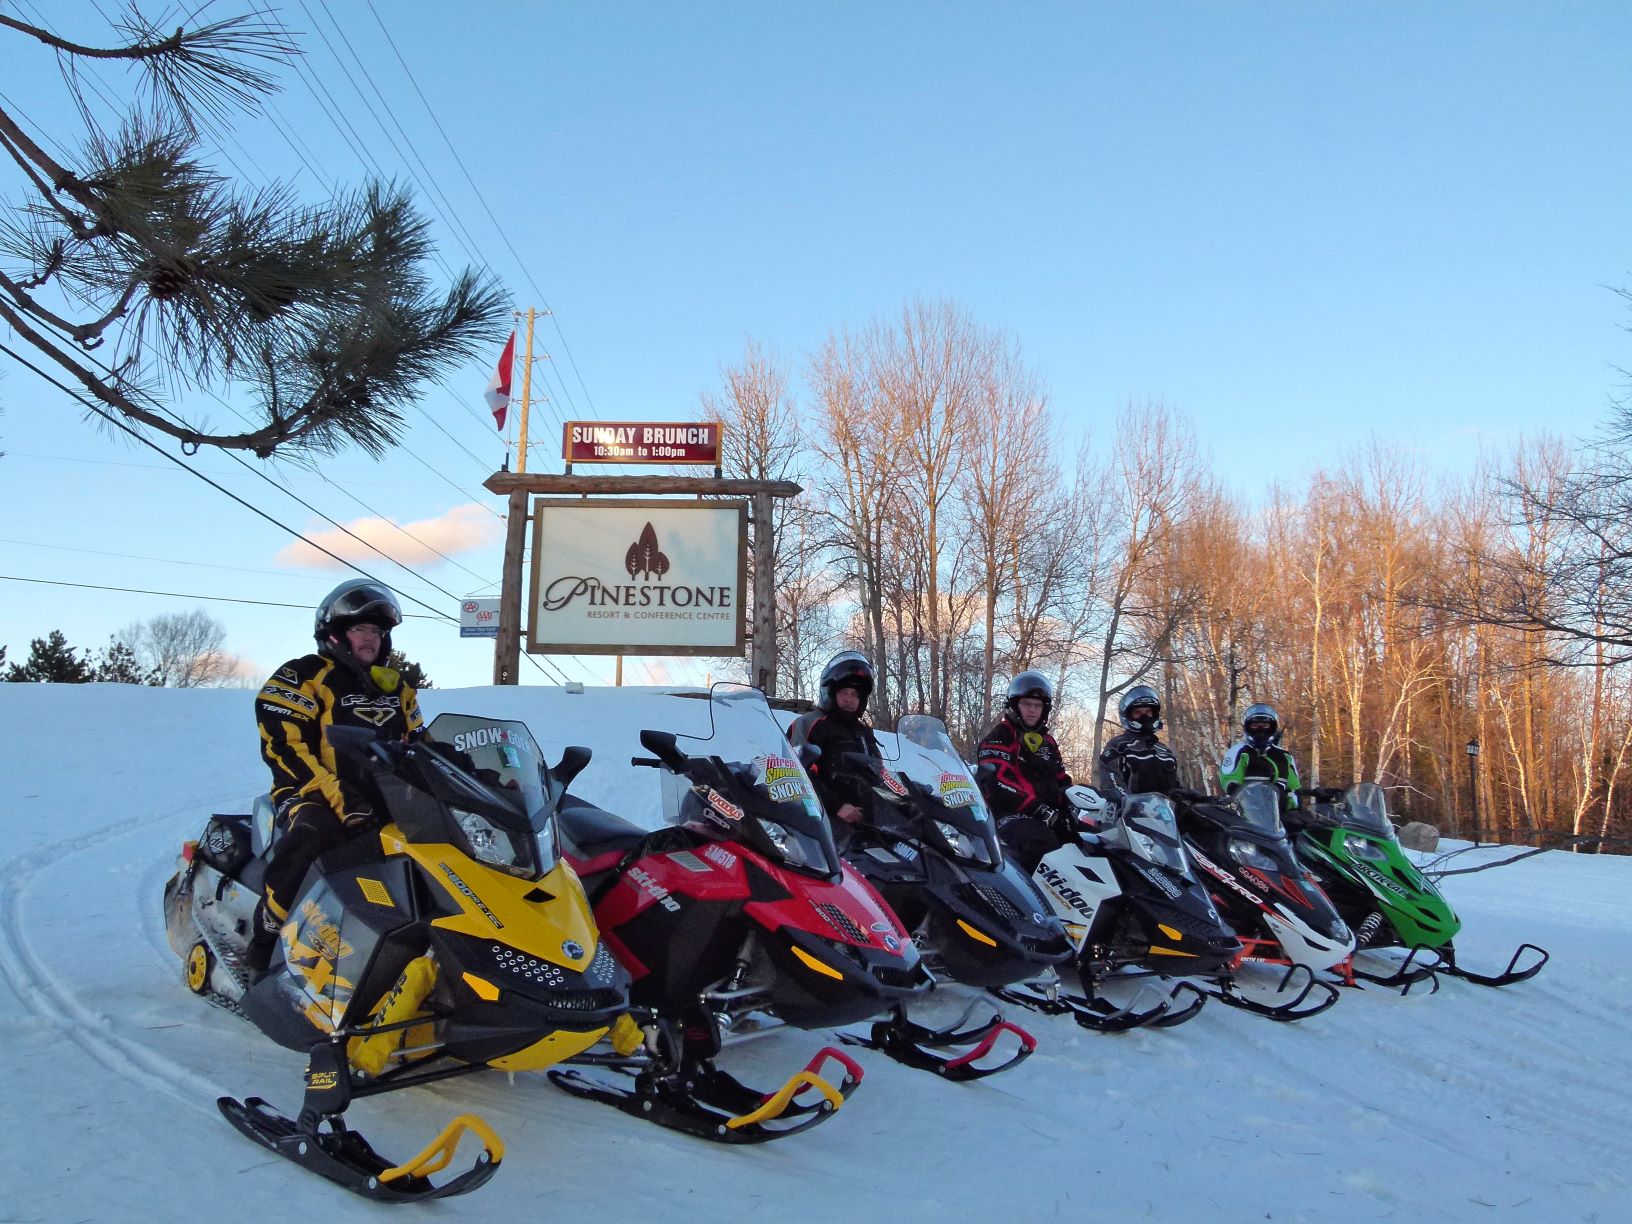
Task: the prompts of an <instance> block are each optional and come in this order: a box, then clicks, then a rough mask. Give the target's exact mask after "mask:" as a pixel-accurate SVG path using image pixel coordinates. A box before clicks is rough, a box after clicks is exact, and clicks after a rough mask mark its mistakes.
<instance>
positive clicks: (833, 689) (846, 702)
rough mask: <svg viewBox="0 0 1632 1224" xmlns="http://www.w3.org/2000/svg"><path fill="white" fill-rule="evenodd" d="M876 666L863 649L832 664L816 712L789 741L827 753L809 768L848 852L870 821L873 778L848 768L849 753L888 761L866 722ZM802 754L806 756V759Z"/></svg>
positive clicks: (797, 724) (799, 722)
mask: <svg viewBox="0 0 1632 1224" xmlns="http://www.w3.org/2000/svg"><path fill="white" fill-rule="evenodd" d="M873 680H874V676H873V665H872V664H871V663H869V662H868V661H867V656H866V655H864V654H862V653H861V652H860V651H859V650H845V651H841V652H839V653H838V654H836V655H834V656H833V657H832V658H831V659H829V660H828V662H827V666H826V667H824V668H822V678H821V681H820V687H819V692H818V694H817V697H816V708H815V709H814V710H812V711H810V712H809V713H808V714H801V715H800V716H799V717H798V718H796V719H795V720H794V722H793V725H792V726H791V727H789V728H788V740H789V742H790V743H792V745H793V746H794V747H795V748H803V747H804V746H805V745H806V744H811V745H814V746H815V747H817V748H820V749H821V755H820V756H818V757H816V758H815V759H814V760H813V761H809V762H807V763H806V765H805V770H806V772H807V773H809V774H810V781H811V784H812V785H813V786H814V787H815V788H816V798H817V799H818V800H819V801H820V802H821V805H822V810H823V811H825V812H827V813H828V815H829V816H831V817H832V818H833V819H834V820H835V821H837V822H839V823H837V824H835V825H834V827H833V832H834V836H835V840H836V841H838V842H839V843H840V844H839V849H840V850H841V851H842V850H843V849H844V847H845V845H846V844H848V842H849V840H850V838H849V830H850V829H851V828H853V827H854V826H856V825H858V824H861V823H862V822H863V821H864V820H865V819H866V815H867V812H866V804H867V802H868V798H867V797H868V793H869V792H870V791H871V790H872V786H873V783H872V779H871V778H868V777H865V776H863V775H862V774H860V772H859V771H858V770H857V769H856V767H855V766H854V765H850V764H847V763H846V762H845V759H844V755H845V753H847V752H859V753H863V754H865V755H866V756H870V757H872V758H873V759H874V760H875V761H881V760H883V757H884V754H883V753H882V752H881V751H880V750H879V747H878V740H876V739H875V738H873V730H872V728H871V727H870V726H868V725H867V722H866V720H865V719H864V717H863V713H864V711H865V710H866V709H867V701H868V698H870V697H871V696H872V695H873ZM801 755H802V754H801Z"/></svg>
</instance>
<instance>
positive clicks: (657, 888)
mask: <svg viewBox="0 0 1632 1224" xmlns="http://www.w3.org/2000/svg"><path fill="white" fill-rule="evenodd" d="M629 878H630V879H631V880H633V881H634V882H635V884H636V885H637V886H638V887H639V888H640V891H641V892H643V893H645V894H646V895H647V896H648V897H650V898H651V899H652V900H653V901H656V902H657V903H658V904H659V905H661V906H662V907H663V908H664V909H666V910H668V911H669V913H671V914H678V913H679V912H680V902H678V901H676V900H675V899H674V898H673V897H671V896H669V890H668V889H666V888H664V887H663V885H661V884H659V883H658V882H657V881H656V880H654V879H652V877H651V876H650V875H649V874H648V873H647V872H645V871H644V870H642V869H641V868H639V867H631V868H629Z"/></svg>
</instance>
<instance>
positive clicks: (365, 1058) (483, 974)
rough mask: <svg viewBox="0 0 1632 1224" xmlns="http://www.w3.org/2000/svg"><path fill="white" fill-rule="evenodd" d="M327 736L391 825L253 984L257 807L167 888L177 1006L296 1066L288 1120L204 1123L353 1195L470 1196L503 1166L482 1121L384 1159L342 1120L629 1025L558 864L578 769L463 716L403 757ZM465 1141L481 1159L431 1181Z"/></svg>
mask: <svg viewBox="0 0 1632 1224" xmlns="http://www.w3.org/2000/svg"><path fill="white" fill-rule="evenodd" d="M327 738H328V742H329V744H330V745H332V746H333V747H334V749H335V751H336V753H337V755H339V756H340V757H341V759H342V763H343V765H344V766H345V767H347V768H348V769H352V770H355V771H357V772H358V773H359V774H360V775H361V776H364V777H367V778H370V779H372V782H373V784H374V786H375V790H376V792H377V796H378V799H379V806H378V807H377V808H376V810H378V811H382V812H384V813H385V816H386V823H385V824H384V825H383V826H382V827H381V828H380V829H379V830H378V831H377V832H376V833H371V834H361V835H359V836H357V837H355V838H353V839H352V840H350V841H348V842H346V843H344V844H343V845H341V846H340V847H338V848H337V849H335V850H332V851H330V852H329V853H327V854H325V855H323V856H322V857H321V858H319V859H318V860H317V862H316V863H315V864H314V865H313V867H312V869H311V870H310V871H309V872H308V873H307V875H306V878H305V880H304V882H303V883H302V885H301V888H300V890H299V892H298V894H297V895H296V897H295V900H294V904H293V905H292V906H291V908H290V912H289V919H288V921H287V923H286V924H285V925H284V927H283V930H282V933H281V937H280V939H279V942H278V945H277V947H276V948H275V950H274V952H273V955H272V960H271V964H270V966H269V969H268V970H267V972H266V973H265V974H264V975H263V976H258V977H257V976H256V975H255V974H253V973H252V972H251V971H250V970H249V969H248V968H247V967H246V960H245V953H246V950H247V947H248V944H249V940H250V935H251V932H252V930H253V924H254V921H255V908H256V903H257V901H258V899H259V896H260V886H261V881H262V878H263V876H264V874H265V871H266V867H267V864H268V863H269V862H270V861H271V860H272V859H273V858H274V857H275V856H276V855H277V852H278V841H277V838H276V836H275V833H274V825H273V820H272V810H271V806H270V804H269V803H268V802H267V801H266V800H265V799H264V798H263V799H262V800H260V801H258V802H257V803H256V805H255V811H254V813H253V814H251V815H226V816H220V815H218V816H212V817H211V818H210V820H209V821H208V823H207V824H206V825H205V827H204V831H203V833H202V834H201V835H200V837H199V839H198V840H197V841H196V842H193V841H190V842H187V843H186V844H185V845H184V846H183V848H182V852H181V858H180V861H179V863H178V864H177V871H176V874H175V876H174V877H173V878H172V879H171V880H170V881H169V883H168V884H167V885H166V887H165V892H164V911H165V920H166V924H167V927H168V932H169V938H170V943H171V946H172V947H174V948H175V950H176V952H177V953H178V954H179V955H180V956H181V957H182V960H183V963H184V966H185V969H184V976H185V980H186V984H187V986H188V988H189V989H191V990H192V991H193V992H194V993H196V994H199V995H201V996H203V997H205V998H206V999H208V1000H209V1001H211V1002H213V1003H216V1004H218V1005H220V1006H223V1007H227V1008H229V1009H231V1010H234V1011H236V1012H238V1013H240V1014H241V1015H243V1016H244V1017H245V1018H246V1019H248V1020H249V1021H250V1022H251V1023H252V1024H254V1025H255V1026H256V1027H257V1028H259V1029H260V1030H261V1031H262V1032H264V1033H265V1034H266V1035H267V1036H268V1037H270V1038H272V1039H273V1040H274V1041H276V1042H277V1043H278V1044H280V1045H283V1046H286V1047H288V1048H290V1049H293V1050H299V1051H302V1052H304V1053H306V1055H307V1059H308V1061H307V1070H306V1095H305V1101H304V1103H303V1107H302V1109H301V1111H300V1113H299V1116H298V1118H296V1119H295V1120H290V1119H289V1118H286V1117H283V1116H281V1115H279V1114H278V1113H276V1112H274V1111H273V1110H272V1109H271V1108H270V1107H269V1106H268V1105H267V1103H266V1102H265V1101H263V1100H261V1099H260V1098H259V1097H251V1098H249V1099H248V1100H247V1101H239V1100H236V1099H234V1098H232V1097H222V1098H221V1099H220V1100H219V1102H218V1104H219V1106H220V1108H221V1112H222V1113H223V1114H224V1115H225V1116H226V1118H227V1119H228V1120H229V1121H230V1122H231V1123H232V1124H233V1125H234V1126H236V1127H237V1128H238V1129H239V1130H240V1131H242V1132H243V1133H244V1134H245V1135H247V1136H249V1137H250V1138H251V1139H253V1140H255V1141H256V1142H257V1143H260V1144H262V1145H264V1146H265V1147H267V1148H270V1149H271V1150H272V1151H274V1152H277V1153H278V1154H279V1155H281V1156H285V1157H287V1158H288V1159H290V1160H293V1161H295V1162H296V1163H298V1164H301V1165H304V1166H305V1167H306V1168H308V1169H311V1170H312V1171H314V1172H316V1173H319V1174H321V1175H322V1176H324V1177H327V1178H330V1179H332V1180H333V1181H336V1182H338V1183H340V1184H341V1185H343V1186H345V1187H346V1188H347V1189H349V1190H353V1191H355V1192H357V1193H359V1194H362V1195H365V1196H367V1197H370V1198H375V1199H383V1200H407V1199H421V1198H434V1197H442V1196H447V1195H453V1194H461V1193H465V1192H467V1191H469V1190H473V1189H475V1188H476V1187H477V1186H480V1185H481V1184H482V1183H484V1182H485V1181H486V1180H487V1179H488V1178H489V1177H491V1176H492V1174H493V1173H494V1171H495V1170H496V1169H497V1167H498V1165H499V1161H500V1159H501V1158H502V1155H503V1145H502V1143H501V1142H500V1141H499V1138H498V1136H497V1135H495V1134H494V1133H493V1131H492V1129H491V1128H490V1127H488V1126H487V1124H486V1123H484V1122H482V1121H481V1120H480V1119H479V1118H476V1117H474V1116H472V1115H463V1116H461V1117H459V1118H456V1119H455V1120H454V1121H453V1122H451V1123H450V1124H449V1125H448V1126H447V1128H445V1129H444V1130H443V1132H442V1133H441V1135H439V1136H438V1138H437V1139H436V1140H435V1141H434V1142H432V1143H431V1144H430V1145H429V1146H428V1147H427V1148H426V1149H425V1150H424V1151H423V1152H421V1153H420V1154H419V1155H418V1156H416V1157H414V1158H413V1159H411V1160H407V1161H401V1162H392V1161H389V1160H386V1159H385V1158H383V1157H381V1156H380V1155H379V1154H378V1153H376V1152H375V1151H374V1149H373V1148H372V1147H371V1146H370V1145H369V1144H368V1142H367V1141H366V1140H365V1139H364V1138H363V1137H362V1136H361V1135H360V1134H358V1133H357V1132H356V1131H353V1130H349V1129H347V1127H346V1125H345V1122H344V1121H343V1119H342V1115H343V1113H344V1112H345V1110H346V1108H347V1106H348V1105H349V1104H350V1102H351V1101H352V1099H353V1098H356V1097H364V1096H372V1095H375V1094H378V1093H383V1092H389V1091H392V1090H395V1089H398V1088H405V1087H409V1086H411V1085H415V1084H424V1083H429V1082H431V1081H434V1080H441V1079H447V1078H450V1077H452V1076H457V1075H464V1074H467V1073H469V1072H472V1071H479V1070H481V1069H482V1068H484V1067H496V1068H499V1069H501V1070H506V1071H520V1070H535V1069H540V1068H545V1067H549V1066H552V1065H554V1064H556V1063H559V1062H561V1061H563V1060H564V1059H567V1058H569V1057H571V1056H572V1055H575V1054H577V1053H579V1052H580V1051H583V1050H586V1049H588V1048H589V1047H590V1046H592V1045H594V1044H595V1043H596V1042H597V1041H599V1040H600V1039H601V1038H602V1037H603V1036H604V1035H605V1034H606V1033H607V1032H608V1030H609V1028H610V1026H612V1025H613V1024H614V1023H615V1022H616V1021H617V1020H618V1018H619V1017H620V1016H621V1015H622V1014H623V1013H624V1011H625V1009H626V1008H627V1005H628V988H629V979H628V975H627V973H626V972H625V971H624V969H623V968H622V967H621V966H620V965H619V964H618V963H617V961H616V960H615V959H614V957H613V955H612V953H611V952H610V951H608V950H607V949H606V948H605V947H604V946H603V945H602V943H601V941H600V938H599V935H598V933H597V931H596V927H595V921H594V918H593V916H592V914H591V912H590V907H589V902H588V900H587V899H586V898H585V896H584V890H583V887H582V886H581V885H580V884H579V882H578V878H577V877H576V876H575V875H574V874H573V872H572V869H571V868H570V867H568V866H567V865H566V864H565V863H563V862H562V861H561V857H560V853H559V850H558V848H557V837H556V828H555V818H556V817H555V812H556V806H557V804H558V803H559V802H560V799H561V796H562V794H563V793H564V791H565V788H566V784H567V782H568V781H569V780H570V779H571V778H572V777H573V776H574V775H575V774H576V773H577V772H578V771H579V770H580V769H582V768H583V766H584V765H585V764H586V763H587V762H588V760H589V752H588V750H587V749H583V748H569V749H567V751H566V754H565V756H564V758H563V760H562V762H561V764H559V765H557V766H556V767H555V768H554V769H553V770H552V769H547V768H546V767H545V765H544V761H543V756H542V754H541V753H540V751H539V748H538V745H537V744H536V743H535V742H534V741H533V737H532V736H531V735H530V734H529V733H528V730H527V728H526V726H524V725H523V724H522V723H519V722H509V721H504V720H499V719H491V718H478V717H473V716H470V715H464V714H443V715H441V716H440V717H438V718H437V719H436V721H435V722H433V723H432V724H431V725H430V727H429V728H428V729H427V730H426V731H425V732H424V733H423V734H422V735H421V736H420V737H419V738H417V739H415V740H413V741H412V742H408V743H403V742H397V741H389V742H388V741H382V740H379V739H375V738H374V737H373V736H372V735H371V733H370V732H368V731H366V730H360V729H354V728H335V727H331V728H329V729H328V731H327ZM466 1133H470V1134H473V1135H475V1136H476V1137H477V1138H479V1139H480V1140H481V1142H482V1145H483V1150H482V1151H481V1153H480V1154H479V1155H478V1156H477V1157H476V1158H475V1161H474V1163H473V1164H472V1165H471V1166H470V1167H469V1168H467V1169H465V1170H464V1171H463V1172H460V1173H458V1174H456V1175H454V1176H453V1177H452V1178H450V1179H449V1180H446V1181H444V1182H441V1183H439V1184H437V1183H433V1182H432V1180H431V1177H432V1175H433V1174H436V1173H439V1172H441V1171H442V1170H444V1169H446V1168H447V1167H448V1166H449V1165H450V1163H451V1162H452V1160H453V1158H454V1155H455V1149H456V1147H457V1145H458V1143H459V1141H460V1138H461V1136H462V1135H464V1134H466Z"/></svg>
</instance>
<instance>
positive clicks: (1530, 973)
mask: <svg viewBox="0 0 1632 1224" xmlns="http://www.w3.org/2000/svg"><path fill="white" fill-rule="evenodd" d="M1526 950H1528V951H1531V952H1535V953H1538V954H1539V955H1540V958H1541V959H1539V960H1537V961H1536V962H1535V963H1533V964H1530V965H1527V966H1525V967H1524V968H1523V969H1520V968H1519V959H1520V958H1521V957H1522V956H1523V955H1524V954H1525V952H1526ZM1439 954H1440V963H1439V965H1438V966H1437V968H1438V971H1439V972H1440V973H1448V974H1450V975H1451V976H1452V977H1455V978H1461V979H1462V980H1463V981H1464V982H1472V983H1473V984H1474V985H1475V986H1511V985H1513V984H1514V983H1515V982H1525V981H1529V980H1530V979H1531V978H1533V977H1535V976H1536V974H1538V973H1540V972H1541V967H1542V966H1543V965H1545V964H1546V963H1547V962H1548V961H1549V960H1550V959H1552V958H1551V956H1550V954H1549V953H1548V952H1547V950H1546V949H1545V948H1541V947H1538V946H1537V945H1535V944H1533V943H1522V944H1520V945H1519V946H1518V947H1517V948H1515V949H1514V950H1513V955H1512V957H1511V958H1509V960H1508V962H1507V968H1506V969H1504V970H1503V971H1502V972H1501V973H1496V974H1485V973H1475V972H1473V971H1472V970H1471V969H1464V968H1462V966H1460V965H1458V964H1457V963H1456V949H1455V948H1454V947H1453V946H1452V945H1451V944H1446V945H1445V946H1444V947H1443V948H1440V949H1439Z"/></svg>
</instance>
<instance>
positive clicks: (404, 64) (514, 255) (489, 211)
mask: <svg viewBox="0 0 1632 1224" xmlns="http://www.w3.org/2000/svg"><path fill="white" fill-rule="evenodd" d="M368 11H369V12H371V13H373V14H374V20H375V22H376V23H377V24H378V25H379V27H380V33H382V34H384V35H385V41H386V43H387V44H389V46H390V47H391V53H392V54H393V55H395V56H396V57H397V63H398V64H400V65H402V71H403V73H404V75H406V76H407V78H408V83H409V84H410V85H412V86H413V87H414V92H415V93H416V94H418V95H419V100H420V102H421V103H422V104H423V105H424V107H425V113H426V114H428V115H429V116H430V117H431V122H432V123H433V124H435V125H436V130H437V134H438V135H440V136H441V137H442V143H443V144H445V145H447V146H448V152H449V153H451V154H453V160H454V162H455V164H456V165H458V167H459V172H460V173H461V174H463V175H464V176H465V182H467V183H469V184H470V189H471V190H472V191H473V192H475V193H476V200H477V202H478V203H479V204H481V206H482V211H483V212H485V213H487V217H488V220H490V221H491V222H493V228H494V229H495V230H496V231H497V232H498V235H499V239H500V241H502V242H503V243H504V245H505V248H506V249H507V250H508V251H509V252H510V254H511V256H512V258H514V259H515V261H516V266H517V267H518V268H520V269H521V274H522V275H523V276H525V277H526V278H527V283H528V284H529V285H531V286H532V288H533V292H534V293H535V294H537V295H538V300H539V301H540V302H542V303H543V304H544V310H545V313H546V314H548V315H549V316H550V322H551V324H552V325H553V326H554V328H555V334H556V335H557V336H558V337H559V338H560V340H561V350H562V352H564V353H566V355H567V360H568V362H570V363H571V365H572V372H573V374H574V375H575V376H576V377H577V379H578V386H579V387H580V388H581V389H582V390H583V393H584V401H585V402H586V403H587V404H588V405H589V411H590V415H591V416H595V415H598V413H597V412H596V408H595V401H594V400H593V399H592V398H591V397H590V394H589V388H588V387H587V386H585V385H584V376H583V374H582V373H580V372H579V370H578V362H577V360H576V359H575V358H574V357H573V355H572V349H571V347H569V346H568V344H567V337H566V333H564V332H563V331H562V330H561V323H560V320H558V319H557V318H556V317H555V312H554V311H553V310H551V309H550V304H549V302H548V301H547V300H546V299H545V297H544V291H543V290H542V289H540V288H539V287H538V282H537V281H535V280H534V279H533V274H532V273H531V272H530V271H528V269H527V265H526V263H525V262H523V260H522V258H521V256H520V254H518V253H517V251H516V248H515V246H514V244H512V243H511V241H510V236H509V235H508V234H506V233H505V232H504V226H502V225H500V224H499V219H498V217H496V216H494V215H493V209H492V208H491V207H489V205H488V203H487V197H486V196H484V195H483V194H482V189H481V188H480V187H478V186H477V185H476V180H475V179H474V178H472V177H471V173H470V171H469V169H467V168H466V166H465V161H464V158H462V157H460V156H459V150H458V149H457V148H456V147H455V146H454V143H453V141H452V140H450V139H449V138H448V133H447V132H446V131H445V130H444V129H443V127H442V121H441V120H440V119H438V118H437V117H436V111H435V109H434V108H433V107H432V106H431V103H430V100H429V99H428V98H426V96H425V91H424V90H423V89H421V88H420V87H419V81H418V80H416V79H415V77H414V73H413V70H412V69H410V68H409V67H408V61H407V60H405V59H403V57H402V52H401V51H400V50H398V49H397V43H396V40H395V39H393V38H392V37H391V31H390V29H389V28H388V27H387V26H386V24H385V21H384V20H383V19H382V18H381V17H380V10H379V9H378V8H376V7H375V5H374V0H368ZM561 389H562V390H563V391H566V390H567V385H566V382H565V380H561ZM567 403H568V405H569V406H571V408H572V411H573V415H574V416H576V415H577V414H578V406H577V405H576V404H574V403H573V402H572V394H571V392H568V393H567Z"/></svg>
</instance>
